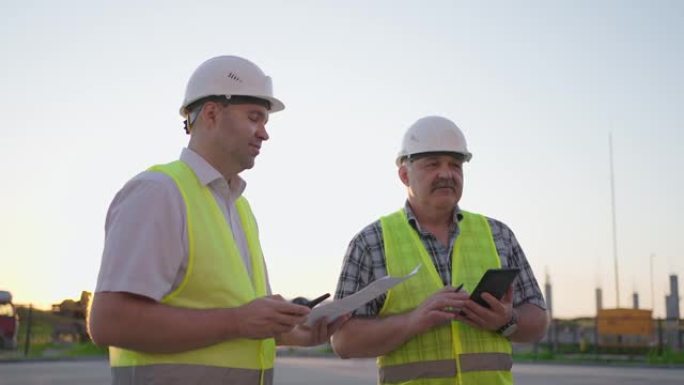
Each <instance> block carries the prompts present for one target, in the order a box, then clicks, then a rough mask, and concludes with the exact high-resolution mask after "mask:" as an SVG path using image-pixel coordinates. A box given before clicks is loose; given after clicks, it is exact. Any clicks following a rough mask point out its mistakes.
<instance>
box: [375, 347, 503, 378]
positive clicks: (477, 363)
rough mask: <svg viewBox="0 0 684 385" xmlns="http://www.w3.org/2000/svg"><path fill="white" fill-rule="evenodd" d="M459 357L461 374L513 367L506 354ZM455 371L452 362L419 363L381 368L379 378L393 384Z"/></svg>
mask: <svg viewBox="0 0 684 385" xmlns="http://www.w3.org/2000/svg"><path fill="white" fill-rule="evenodd" d="M459 357H460V359H461V370H462V371H463V372H477V371H488V370H499V371H510V370H511V368H512V367H513V359H512V358H511V356H510V355H509V354H506V353H469V354H461V355H460V356H459ZM456 370H457V369H456V361H454V360H438V361H421V362H412V363H409V364H401V365H392V366H385V367H381V368H380V369H379V376H380V383H383V384H394V383H399V382H405V381H411V380H416V379H421V378H443V377H455V376H456Z"/></svg>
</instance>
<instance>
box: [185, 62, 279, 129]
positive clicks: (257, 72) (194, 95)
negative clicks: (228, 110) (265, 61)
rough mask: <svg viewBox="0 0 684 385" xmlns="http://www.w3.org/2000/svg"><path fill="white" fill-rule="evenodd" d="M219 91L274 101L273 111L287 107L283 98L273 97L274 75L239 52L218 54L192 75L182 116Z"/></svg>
mask: <svg viewBox="0 0 684 385" xmlns="http://www.w3.org/2000/svg"><path fill="white" fill-rule="evenodd" d="M219 95H223V96H226V97H227V98H230V97H231V96H238V95H239V96H251V97H254V98H258V99H263V100H266V101H268V102H269V103H270V105H271V108H270V110H269V111H270V112H277V111H280V110H282V109H284V108H285V105H284V104H283V102H281V101H280V100H278V99H276V98H274V97H273V85H272V84H271V78H270V77H268V76H266V75H265V74H264V72H263V71H262V70H261V69H260V68H259V67H257V66H256V64H254V63H252V62H251V61H249V60H247V59H243V58H241V57H238V56H217V57H214V58H211V59H209V60H207V61H205V62H204V63H202V64H200V66H199V67H197V69H196V70H195V72H193V74H192V76H190V80H188V86H187V88H186V89H185V99H184V100H183V105H182V106H181V108H180V114H181V116H183V117H187V116H188V112H189V111H188V110H187V107H188V106H189V105H190V104H192V103H193V102H196V101H198V100H200V99H202V98H205V97H207V96H219Z"/></svg>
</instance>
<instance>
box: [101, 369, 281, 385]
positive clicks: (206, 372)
mask: <svg viewBox="0 0 684 385" xmlns="http://www.w3.org/2000/svg"><path fill="white" fill-rule="evenodd" d="M261 373H263V374H264V378H263V382H261V381H262V380H261V378H259V376H260V375H261ZM259 383H262V384H263V385H273V369H268V370H265V371H263V372H262V371H260V370H251V369H236V368H219V367H215V366H202V365H183V364H173V365H168V364H167V365H165V364H158V365H146V366H122V367H117V368H112V385H156V384H159V385H225V384H259Z"/></svg>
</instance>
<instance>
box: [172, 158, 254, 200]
mask: <svg viewBox="0 0 684 385" xmlns="http://www.w3.org/2000/svg"><path fill="white" fill-rule="evenodd" d="M180 160H182V161H183V162H185V163H186V164H187V165H188V166H189V167H190V169H192V171H193V172H194V173H195V175H197V179H199V181H200V183H201V184H202V185H203V186H208V185H210V184H213V183H215V182H216V181H225V178H224V177H223V175H221V173H220V172H218V170H216V169H215V168H214V167H212V165H210V164H209V162H207V161H206V160H205V159H204V158H202V156H201V155H200V154H198V153H196V152H195V151H193V150H191V149H189V148H187V147H186V148H183V151H182V152H181V155H180ZM227 182H228V187H229V188H230V190H231V191H232V192H234V193H235V194H236V196H240V195H242V193H243V192H244V191H245V187H247V183H246V182H245V180H244V179H242V178H241V177H240V176H239V175H236V176H235V177H234V178H231V180H229V181H227Z"/></svg>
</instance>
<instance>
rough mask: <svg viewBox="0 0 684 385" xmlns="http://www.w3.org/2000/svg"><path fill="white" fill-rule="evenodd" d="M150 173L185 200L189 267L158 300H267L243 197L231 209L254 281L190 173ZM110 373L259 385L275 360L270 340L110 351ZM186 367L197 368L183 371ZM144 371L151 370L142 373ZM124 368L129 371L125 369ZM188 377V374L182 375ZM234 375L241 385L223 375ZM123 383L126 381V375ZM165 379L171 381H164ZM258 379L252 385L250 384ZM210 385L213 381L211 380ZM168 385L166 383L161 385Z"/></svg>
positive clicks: (180, 166) (199, 304)
mask: <svg viewBox="0 0 684 385" xmlns="http://www.w3.org/2000/svg"><path fill="white" fill-rule="evenodd" d="M150 170H151V171H156V172H162V173H164V174H166V175H169V176H170V177H171V178H172V179H173V180H174V182H175V183H176V185H177V187H178V190H179V192H180V194H181V196H182V197H183V202H184V205H185V209H186V219H187V237H188V264H187V269H186V272H185V277H184V278H183V281H182V282H181V283H180V285H179V286H178V288H176V289H175V290H174V291H173V292H171V293H169V294H168V295H167V296H165V297H164V298H163V299H162V301H161V302H162V303H164V304H167V305H170V306H174V307H180V308H191V309H212V308H229V307H237V306H241V305H244V304H246V303H249V302H251V301H252V300H254V299H255V298H257V297H262V296H265V295H266V292H267V288H266V273H265V267H264V261H263V253H262V251H261V246H260V244H259V239H258V233H257V228H256V221H255V220H254V216H253V215H252V211H251V209H250V207H249V203H248V202H247V200H246V199H245V198H244V197H240V198H238V199H237V200H236V202H235V206H236V209H237V212H238V216H239V217H240V221H241V224H242V227H243V230H244V233H245V238H246V239H247V246H248V249H249V252H250V258H251V263H252V267H253V269H252V276H250V275H249V274H248V272H247V269H246V267H245V264H244V262H243V261H242V257H241V256H240V251H239V250H238V247H237V245H236V243H235V241H234V238H233V234H232V232H231V229H230V227H229V226H228V223H227V221H226V219H225V217H224V215H223V213H222V212H221V209H220V208H219V206H218V204H217V202H216V200H215V198H214V196H213V194H212V193H211V191H210V190H209V188H208V187H207V186H204V185H202V184H201V183H200V182H199V180H198V179H197V176H196V175H195V173H194V172H193V171H192V169H190V167H189V166H188V165H187V164H185V163H184V162H182V161H175V162H172V163H169V164H166V165H161V166H154V167H152V168H150ZM109 353H110V354H109V358H110V364H111V366H112V368H113V373H128V374H130V375H131V376H132V378H131V381H129V382H124V383H132V384H138V383H144V384H149V383H151V384H154V383H156V382H155V381H157V380H156V379H155V378H149V377H147V376H150V375H151V374H155V375H156V374H160V375H161V372H160V371H159V370H155V369H154V368H159V367H161V368H164V369H169V370H170V371H171V372H174V373H179V374H180V375H181V378H182V379H183V381H181V380H180V379H179V380H178V381H180V382H179V383H185V382H184V381H186V380H191V379H192V375H191V374H190V373H200V374H202V377H201V378H203V379H204V381H206V382H209V377H207V375H208V374H216V375H217V376H219V377H217V380H218V379H221V378H222V379H223V382H224V383H230V384H250V385H258V384H260V383H262V381H264V382H266V383H268V382H269V381H271V379H270V376H272V374H269V373H272V370H271V369H272V368H273V362H274V359H275V341H274V340H273V339H272V338H269V339H263V340H256V339H246V338H242V339H232V340H227V341H223V342H220V343H217V344H214V345H211V346H206V347H203V348H199V349H195V350H191V351H187V352H182V353H176V354H156V353H155V354H152V353H143V352H138V351H132V350H127V349H120V348H116V347H110V349H109ZM189 366H192V367H195V368H194V369H192V370H189V371H186V370H187V368H188V367H189ZM145 367H149V369H146V368H145ZM124 368H127V369H124ZM185 373H188V374H185ZM228 374H230V375H231V376H232V375H233V374H235V375H238V377H239V378H240V379H244V380H245V381H244V382H238V381H236V380H233V379H232V377H226V375H228ZM122 378H129V377H127V375H124V376H123V377H122ZM164 378H170V377H169V376H168V375H165V377H164ZM255 378H256V382H255V381H254V379H255ZM211 381H213V379H212V380H211ZM162 383H168V382H162Z"/></svg>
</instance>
